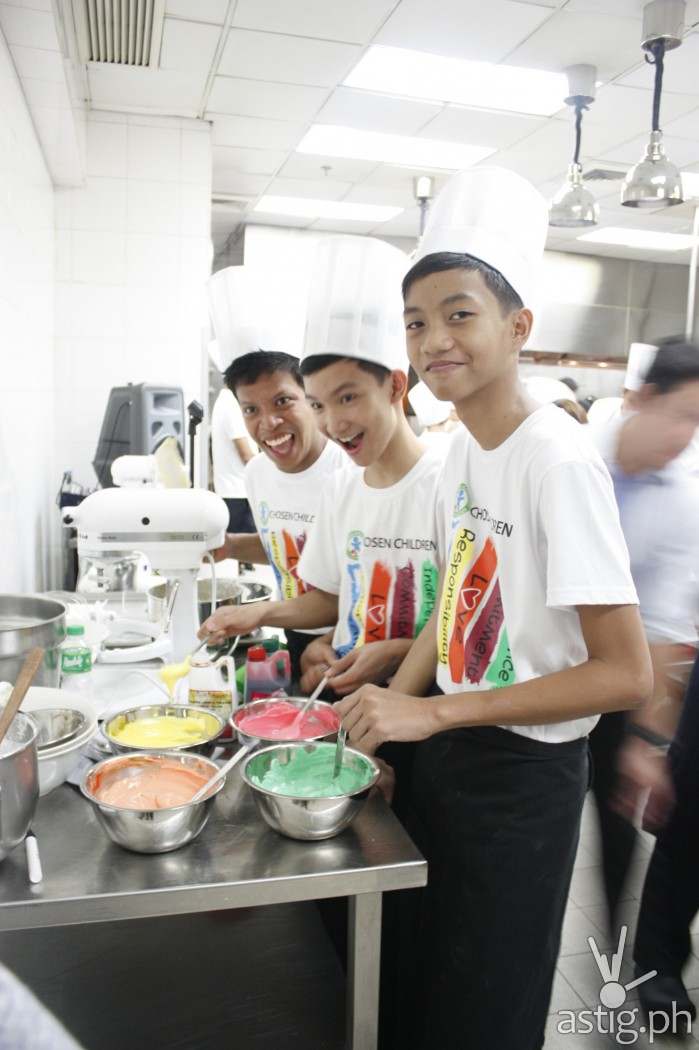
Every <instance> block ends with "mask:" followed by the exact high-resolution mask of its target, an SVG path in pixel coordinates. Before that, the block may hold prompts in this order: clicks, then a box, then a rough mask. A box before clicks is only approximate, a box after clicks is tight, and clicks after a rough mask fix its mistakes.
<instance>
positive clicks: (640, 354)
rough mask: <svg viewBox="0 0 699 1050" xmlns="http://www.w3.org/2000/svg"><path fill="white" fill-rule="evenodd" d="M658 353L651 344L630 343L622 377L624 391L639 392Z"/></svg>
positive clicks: (655, 347)
mask: <svg viewBox="0 0 699 1050" xmlns="http://www.w3.org/2000/svg"><path fill="white" fill-rule="evenodd" d="M657 352H658V348H657V346H654V345H653V343H632V344H631V346H630V347H629V358H628V362H627V365H626V376H625V377H624V390H640V389H641V387H642V386H643V384H644V383H645V381H646V376H647V374H648V369H649V368H650V366H651V365H652V364H653V361H654V360H655V355H656V353H657Z"/></svg>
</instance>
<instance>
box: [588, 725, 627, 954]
mask: <svg viewBox="0 0 699 1050" xmlns="http://www.w3.org/2000/svg"><path fill="white" fill-rule="evenodd" d="M626 720H627V715H626V712H625V711H612V712H610V713H609V714H606V715H602V717H601V718H600V720H599V722H598V723H597V725H596V726H595V728H594V729H593V730H592V732H591V733H590V753H591V755H592V793H593V794H594V796H595V804H596V806H597V816H598V819H599V828H600V838H601V844H602V875H603V879H604V893H605V897H606V900H607V919H608V921H609V930H610V933H611V934H612V939H616V938H617V937H618V925H619V924H618V921H617V911H618V907H619V901H620V900H621V894H622V891H623V889H624V885H625V883H626V877H627V875H628V873H629V868H630V867H631V861H632V859H633V854H634V849H635V846H636V829H635V828H634V826H633V824H631V822H630V821H628V820H626V819H625V818H624V817H622V816H620V815H619V814H618V813H616V812H615V811H614V810H613V809H612V800H613V797H614V792H615V786H616V778H617V758H618V755H619V749H620V747H621V744H622V742H623V740H624V735H625V732H626Z"/></svg>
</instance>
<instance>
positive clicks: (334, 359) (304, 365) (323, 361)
mask: <svg viewBox="0 0 699 1050" xmlns="http://www.w3.org/2000/svg"><path fill="white" fill-rule="evenodd" d="M339 361H351V362H352V364H355V365H356V366H357V368H361V370H362V372H368V373H369V375H370V376H373V377H374V379H375V380H376V381H377V382H378V383H380V384H381V385H383V383H384V381H385V379H386V377H387V376H390V374H391V370H390V368H386V366H385V365H378V364H376V363H375V362H374V361H364V360H363V358H360V357H343V356H342V354H315V355H314V356H313V357H307V358H306V360H305V361H302V362H301V375H302V376H312V375H315V373H316V372H320V371H321V370H322V369H323V368H327V367H328V365H336V364H337V363H338V362H339Z"/></svg>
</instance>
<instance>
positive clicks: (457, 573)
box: [437, 484, 517, 688]
mask: <svg viewBox="0 0 699 1050" xmlns="http://www.w3.org/2000/svg"><path fill="white" fill-rule="evenodd" d="M469 509H470V502H469V498H468V490H467V488H466V485H464V484H461V485H459V488H458V490H457V494H456V499H455V502H454V515H453V520H452V538H451V549H450V552H449V557H448V559H447V564H446V569H445V573H444V582H443V587H442V595H441V600H440V605H439V620H438V623H437V659H438V661H439V663H440V664H442V666H443V667H445V669H448V674H449V677H450V679H451V681H452V682H454V684H457V685H461V684H462V683H465V682H468V683H470V684H471V685H480V684H481V683H482V682H483V681H485V682H487V683H488V684H489V685H490V686H491V687H492V688H498V687H501V686H504V685H511V684H512V683H513V682H515V681H516V680H517V676H516V673H515V667H514V663H513V660H512V653H511V652H510V644H509V639H508V637H507V627H506V624H505V613H504V609H503V603H502V593H501V589H500V581H499V579H498V553H497V549H496V547H495V544H494V543H493V540H492V539H491V537H490V536H488V537H486V539H485V542H483V543H481V542H480V540H479V537H478V536H477V535H476V533H475V532H473V531H472V530H471V529H469V528H466V527H465V526H464V525H462V524H460V521H459V519H460V518H463V515H464V514H465V513H466V512H467V511H468V510H469ZM471 516H472V517H474V515H471ZM477 517H480V515H478V516H477ZM506 535H509V533H506Z"/></svg>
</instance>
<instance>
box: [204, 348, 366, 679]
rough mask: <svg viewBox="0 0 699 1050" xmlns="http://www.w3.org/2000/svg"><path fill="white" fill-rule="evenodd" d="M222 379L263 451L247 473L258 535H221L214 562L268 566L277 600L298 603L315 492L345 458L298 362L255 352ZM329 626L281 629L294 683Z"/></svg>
mask: <svg viewBox="0 0 699 1050" xmlns="http://www.w3.org/2000/svg"><path fill="white" fill-rule="evenodd" d="M224 378H225V381H226V385H227V387H228V388H229V389H230V390H231V391H232V392H233V394H234V395H235V397H236V398H237V400H238V403H239V404H240V408H241V411H242V414H243V419H244V421H245V426H246V428H247V431H248V434H249V435H250V437H251V438H252V439H253V441H254V442H255V443H256V444H257V445H258V446H259V447H260V449H261V450H262V451H261V452H260V453H259V454H258V455H257V456H254V457H253V459H251V460H250V462H249V463H248V464H247V465H246V468H245V488H246V492H247V496H248V501H249V503H250V507H251V510H252V514H253V518H254V520H255V527H256V529H257V532H256V533H254V534H252V535H248V534H245V533H231V534H229V535H227V536H226V541H225V544H224V546H223V547H222V548H221V549H220V551H219V552H217V557H219V558H222V557H224V558H238V559H239V560H240V561H250V562H258V563H259V562H267V561H268V562H269V563H270V565H271V566H272V568H273V570H274V575H275V578H276V581H277V586H278V589H279V595H280V598H281V599H283V600H289V599H291V598H296V597H297V596H298V595H300V594H304V593H305V592H306V589H307V588H306V585H305V584H304V583H303V581H302V580H301V578H300V576H299V573H298V563H299V559H300V557H301V553H302V551H303V549H304V546H305V544H306V542H307V541H308V538H309V536H310V535H311V533H312V531H313V528H314V527H315V524H316V518H317V514H318V506H319V503H320V498H321V494H322V492H323V490H324V488H325V486H326V484H328V483H329V481H330V479H331V478H332V476H333V475H334V474H335V473H336V472H337V471H340V470H342V469H343V468H345V467H346V459H345V457H344V456H343V455H342V453H341V452H340V450H339V449H338V448H337V447H336V446H335V445H333V443H332V442H331V441H328V440H327V438H326V437H324V436H323V435H322V434H321V433H320V431H319V430H318V427H317V426H316V421H315V417H314V414H313V412H312V410H311V408H310V407H309V405H308V403H307V401H306V397H305V393H304V389H303V379H302V378H301V373H300V371H299V362H298V360H297V358H295V357H291V356H290V355H289V354H284V353H279V352H271V351H269V352H268V351H263V350H255V351H252V352H249V353H245V354H243V355H242V356H240V357H238V358H236V359H235V360H234V361H233V362H232V363H231V364H230V365H229V366H228V368H227V369H226V372H225V373H224ZM334 623H335V619H334V617H333V616H332V615H329V616H328V619H327V620H324V621H322V622H321V623H320V624H317V625H315V626H313V625H312V626H311V627H310V628H304V627H300V628H299V629H298V630H287V631H286V637H287V644H288V647H289V653H290V655H291V662H292V670H293V674H294V678H295V679H297V678H298V677H299V676H300V673H301V668H300V659H301V655H302V653H303V652H304V650H305V649H306V647H307V646H308V644H309V643H310V642H312V641H313V640H314V639H315V638H317V637H318V636H319V635H323V634H325V633H326V632H327V631H328V630H329V629H331V625H333V624H334Z"/></svg>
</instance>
